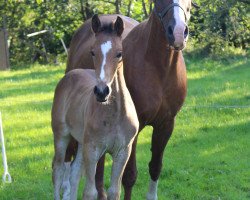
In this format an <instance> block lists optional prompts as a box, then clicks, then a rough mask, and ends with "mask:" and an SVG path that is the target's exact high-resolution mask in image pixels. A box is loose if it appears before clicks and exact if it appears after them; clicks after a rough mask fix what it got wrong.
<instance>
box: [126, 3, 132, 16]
mask: <svg viewBox="0 0 250 200" xmlns="http://www.w3.org/2000/svg"><path fill="white" fill-rule="evenodd" d="M131 6H132V0H129V3H128V11H127V16H128V17H130V15H131Z"/></svg>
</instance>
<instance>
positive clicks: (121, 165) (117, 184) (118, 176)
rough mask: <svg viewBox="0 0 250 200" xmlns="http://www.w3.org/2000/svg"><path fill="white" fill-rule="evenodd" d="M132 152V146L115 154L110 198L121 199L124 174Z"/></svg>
mask: <svg viewBox="0 0 250 200" xmlns="http://www.w3.org/2000/svg"><path fill="white" fill-rule="evenodd" d="M130 153H131V146H130V147H127V148H125V149H122V150H120V152H118V153H117V155H115V156H114V155H113V165H112V173H111V184H110V187H109V189H108V200H119V199H120V193H121V181H122V175H123V172H124V169H125V166H126V164H127V161H128V158H129V156H130Z"/></svg>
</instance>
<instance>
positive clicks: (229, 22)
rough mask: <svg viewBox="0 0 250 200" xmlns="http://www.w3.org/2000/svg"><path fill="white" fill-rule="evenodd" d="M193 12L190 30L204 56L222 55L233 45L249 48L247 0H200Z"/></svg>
mask: <svg viewBox="0 0 250 200" xmlns="http://www.w3.org/2000/svg"><path fill="white" fill-rule="evenodd" d="M199 4H200V6H201V8H200V9H198V10H195V11H194V12H193V13H192V18H191V23H190V30H191V37H192V38H193V40H194V43H195V44H194V45H195V46H196V48H197V47H198V48H199V47H200V50H201V52H202V53H203V55H204V54H205V55H208V54H212V55H218V57H220V56H222V55H223V54H224V53H223V52H224V51H230V47H236V48H241V49H248V48H249V42H250V15H249V11H250V10H249V4H250V3H249V2H248V1H244V0H242V1H234V0H213V1H207V0H200V1H199Z"/></svg>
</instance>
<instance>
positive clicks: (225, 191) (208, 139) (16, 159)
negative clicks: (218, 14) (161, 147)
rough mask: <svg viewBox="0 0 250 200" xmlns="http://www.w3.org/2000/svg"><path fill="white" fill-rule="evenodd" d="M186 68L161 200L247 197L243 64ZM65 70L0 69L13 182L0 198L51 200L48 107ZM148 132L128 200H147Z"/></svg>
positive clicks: (248, 115) (247, 68)
mask: <svg viewBox="0 0 250 200" xmlns="http://www.w3.org/2000/svg"><path fill="white" fill-rule="evenodd" d="M186 63H187V70H188V96H187V99H186V102H185V105H184V107H183V109H182V110H181V112H180V113H179V115H178V117H177V119H176V126H175V130H174V133H173V136H172V138H171V139H170V141H169V144H168V146H167V148H166V151H165V155H164V165H163V170H162V173H161V176H160V181H159V191H158V196H159V200H168V199H169V200H170V199H171V200H172V199H187V200H189V199H197V200H200V199H202V200H219V199H220V200H224V199H225V200H230V199H231V200H244V199H250V107H249V106H250V62H249V59H247V57H240V58H237V59H229V60H227V61H213V60H209V59H205V58H199V59H197V58H196V59H194V58H192V59H191V58H187V59H186ZM64 68H65V66H64V65H62V66H52V65H51V66H41V65H35V66H28V67H22V68H17V69H14V70H11V71H5V72H0V111H1V112H2V117H3V128H4V134H5V142H6V150H7V156H8V165H9V171H10V174H11V176H12V178H13V183H11V184H3V183H1V184H0V199H1V200H19V199H23V200H45V199H53V195H52V194H53V189H52V181H51V161H52V157H53V137H52V131H51V127H50V110H51V103H52V98H53V92H54V88H55V86H56V83H57V82H58V80H59V79H60V78H61V77H62V76H63V73H64ZM247 106H248V107H247ZM151 130H152V129H151V128H150V127H147V128H145V129H144V130H143V131H142V132H141V134H140V136H139V142H138V149H137V161H138V162H137V165H138V172H139V173H138V179H137V182H136V185H135V187H134V190H133V200H141V199H145V195H146V192H147V188H148V182H149V174H148V162H149V160H150V141H151ZM107 160H108V161H107V162H106V171H105V172H106V175H105V176H106V178H105V185H106V187H108V185H109V173H110V167H111V159H110V158H109V157H108V159H107ZM2 172H3V167H2V165H1V166H0V173H1V174H2ZM82 186H83V183H81V188H80V191H79V198H80V195H81V193H82Z"/></svg>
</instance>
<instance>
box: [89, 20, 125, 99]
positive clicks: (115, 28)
mask: <svg viewBox="0 0 250 200" xmlns="http://www.w3.org/2000/svg"><path fill="white" fill-rule="evenodd" d="M92 30H93V32H94V34H95V41H94V44H93V46H92V50H91V52H90V53H91V55H92V58H93V61H94V68H95V72H96V78H97V85H96V86H95V87H94V94H95V95H96V99H97V101H99V102H106V101H107V100H108V97H109V96H110V93H111V84H112V82H113V79H114V76H115V74H116V71H117V68H118V67H119V66H121V65H122V63H121V61H122V38H121V35H122V33H123V30H124V24H123V21H122V19H121V18H120V17H117V19H116V21H115V22H112V21H110V22H108V23H107V22H105V23H103V24H102V23H101V21H100V19H99V17H98V16H97V15H94V16H93V17H92Z"/></svg>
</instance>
